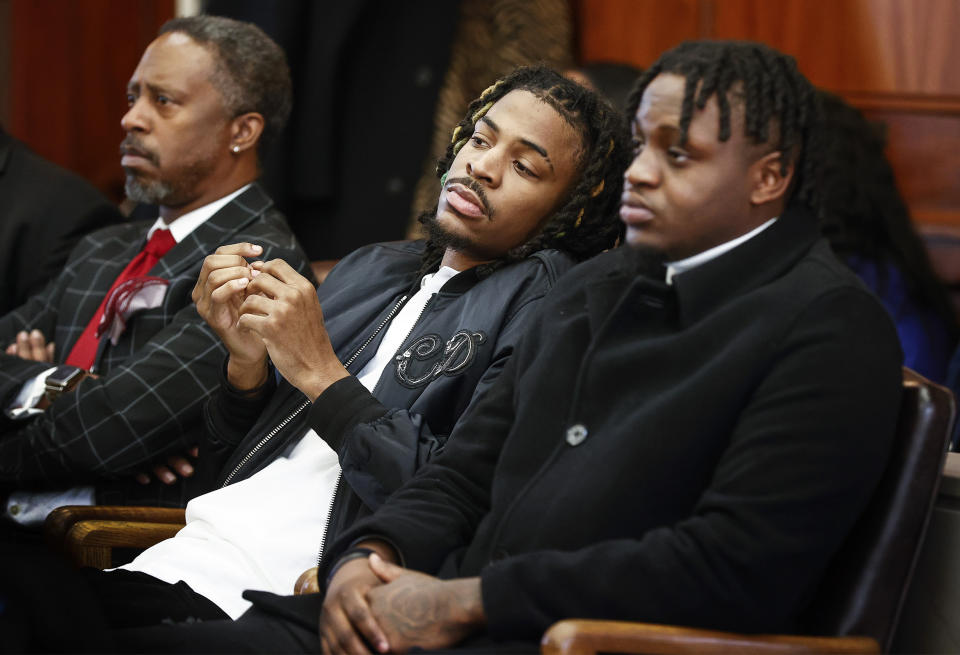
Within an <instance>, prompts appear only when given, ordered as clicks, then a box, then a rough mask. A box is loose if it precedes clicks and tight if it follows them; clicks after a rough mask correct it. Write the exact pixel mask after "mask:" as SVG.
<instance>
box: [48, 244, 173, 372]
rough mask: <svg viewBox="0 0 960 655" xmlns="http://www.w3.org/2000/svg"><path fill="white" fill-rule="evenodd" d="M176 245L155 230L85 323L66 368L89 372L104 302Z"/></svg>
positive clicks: (68, 358)
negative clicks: (122, 285)
mask: <svg viewBox="0 0 960 655" xmlns="http://www.w3.org/2000/svg"><path fill="white" fill-rule="evenodd" d="M176 243H177V242H176V241H174V239H173V235H171V234H170V230H164V229H159V230H154V232H153V236H151V237H150V240H149V241H147V245H145V246H144V247H143V250H141V251H140V254H138V255H137V256H136V257H134V258H133V259H132V260H131V261H130V263H129V264H127V267H126V268H125V269H123V271H121V272H120V275H119V276H118V277H117V279H116V280H115V281H114V282H113V285H112V286H111V287H110V290H109V291H107V293H106V295H104V297H103V300H102V301H101V302H100V306H99V307H98V308H97V311H96V313H94V315H93V318H91V319H90V322H89V323H87V327H86V328H85V329H84V330H83V334H81V335H80V338H79V339H77V342H76V343H75V344H74V345H73V350H71V351H70V354H69V355H68V356H67V361H66V363H67V364H69V365H70V366H78V367H80V368H84V369H89V368H90V367H91V366H93V362H94V359H96V357H97V346H98V345H99V343H100V339H99V338H98V337H97V327H99V325H100V319H101V318H103V313H104V309H105V308H106V304H107V299H108V298H109V297H110V295H111V293H112V292H113V290H114V289H116V288H117V287H118V286H120V285H121V284H123V283H124V282H126V281H127V280H131V279H133V278H136V277H140V276H143V275H146V274H147V273H148V272H149V271H150V269H151V268H153V266H154V265H155V264H156V263H157V262H158V261H160V258H161V257H163V256H164V255H166V254H167V252H168V251H169V250H170V249H171V248H173V246H175V245H176Z"/></svg>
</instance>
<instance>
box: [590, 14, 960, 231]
mask: <svg viewBox="0 0 960 655" xmlns="http://www.w3.org/2000/svg"><path fill="white" fill-rule="evenodd" d="M575 6H576V15H577V19H578V35H579V54H580V58H581V60H582V61H585V62H586V61H599V60H614V61H627V62H630V63H633V64H636V65H638V66H648V65H649V64H651V63H652V62H653V61H654V59H656V56H657V55H658V54H659V53H660V52H662V51H663V50H665V49H667V48H669V47H672V46H674V45H676V44H677V43H679V42H680V41H682V40H684V39H696V38H719V39H750V40H755V41H762V42H764V43H767V44H769V45H771V46H773V47H774V48H777V49H779V50H782V51H783V52H787V53H789V54H791V55H793V56H794V57H796V59H797V63H798V64H799V66H800V69H801V70H802V71H803V72H804V73H805V74H806V75H807V76H808V77H809V78H810V80H811V81H812V82H813V83H814V84H817V85H818V86H822V87H824V88H827V89H830V90H831V91H834V92H837V93H839V94H841V95H842V96H844V97H845V98H847V99H848V100H849V101H850V102H852V103H853V104H854V105H856V106H858V107H860V108H861V109H863V110H864V112H865V113H867V115H868V116H870V117H871V118H875V119H880V120H883V121H885V122H886V123H887V125H888V128H889V133H888V134H889V146H888V156H889V157H890V159H891V162H892V163H893V166H894V170H895V171H896V173H897V179H898V184H899V186H900V189H901V192H902V193H903V195H904V197H905V198H906V200H907V202H908V204H909V205H910V208H911V211H912V212H913V215H914V219H915V220H916V221H917V222H920V223H938V224H952V225H956V226H960V40H958V39H957V38H956V35H957V34H958V33H960V2H958V1H957V0H776V1H772V2H771V1H770V0H671V1H665V0H578V1H577V2H576V5H575Z"/></svg>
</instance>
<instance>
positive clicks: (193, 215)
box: [147, 184, 250, 243]
mask: <svg viewBox="0 0 960 655" xmlns="http://www.w3.org/2000/svg"><path fill="white" fill-rule="evenodd" d="M249 188H250V185H249V184H247V185H245V186H242V187H240V188H239V189H237V190H236V191H234V192H233V193H229V194H227V195H225V196H223V197H222V198H218V199H217V200H214V201H213V202H211V203H207V204H206V205H204V206H203V207H197V208H196V209H194V210H193V211H190V212H187V213H186V214H184V215H183V216H180V217H179V218H177V219H176V220H175V221H173V222H172V223H170V224H169V225H167V223H166V222H165V221H164V220H163V219H162V218H158V219H157V220H156V221H155V222H154V224H153V225H152V226H150V230H148V231H147V241H149V240H150V237H152V236H153V233H154V232H156V231H157V230H160V229H169V230H170V236H172V237H173V240H174V241H176V242H177V243H180V242H181V241H183V240H184V239H186V238H187V236H188V235H189V234H190V233H191V232H193V231H194V230H195V229H197V228H198V227H200V226H201V225H203V224H204V223H205V222H206V221H207V220H208V219H209V218H210V217H211V216H213V215H214V214H216V213H217V212H218V211H220V210H221V209H223V207H224V206H225V205H226V204H227V203H228V202H230V201H231V200H233V199H234V198H236V197H237V196H239V195H240V194H241V193H243V192H244V191H246V190H247V189H249Z"/></svg>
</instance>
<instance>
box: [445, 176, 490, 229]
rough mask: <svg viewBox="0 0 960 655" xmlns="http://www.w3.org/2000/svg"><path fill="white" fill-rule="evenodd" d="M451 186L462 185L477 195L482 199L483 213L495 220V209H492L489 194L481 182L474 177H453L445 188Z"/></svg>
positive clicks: (448, 180)
mask: <svg viewBox="0 0 960 655" xmlns="http://www.w3.org/2000/svg"><path fill="white" fill-rule="evenodd" d="M451 184H462V185H463V186H465V187H467V188H468V189H470V190H471V191H473V192H474V193H475V194H477V197H478V198H480V204H482V205H483V213H485V214H486V215H487V218H488V219H492V218H493V209H492V208H491V207H490V202H489V201H488V200H487V194H486V193H484V191H483V187H482V186H480V183H479V182H477V181H476V180H475V179H473V178H472V177H451V178H448V179H447V183H446V184H445V185H444V187H443V188H447V187H448V186H450V185H451Z"/></svg>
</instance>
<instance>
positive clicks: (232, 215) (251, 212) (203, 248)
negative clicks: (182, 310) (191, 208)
mask: <svg viewBox="0 0 960 655" xmlns="http://www.w3.org/2000/svg"><path fill="white" fill-rule="evenodd" d="M272 205H273V201H272V200H271V199H270V197H269V196H267V194H266V193H265V192H264V190H263V189H262V188H261V187H260V185H259V184H257V183H256V182H254V183H253V184H252V185H250V188H249V189H247V190H246V191H244V192H243V193H241V194H240V195H239V196H237V197H236V198H234V199H233V200H231V201H230V202H228V203H227V204H226V205H225V206H224V207H223V208H222V209H220V211H218V212H217V213H216V214H214V215H213V216H211V217H210V218H209V219H207V220H206V221H205V222H204V223H203V224H201V225H200V226H199V227H198V228H197V229H195V230H194V231H193V232H191V233H190V234H188V235H187V237H186V238H185V239H184V240H183V241H181V242H180V243H178V244H177V245H175V246H174V247H173V248H172V249H171V250H170V252H168V253H167V254H166V255H164V257H163V259H161V260H160V261H159V262H157V264H156V266H154V267H153V268H152V269H151V270H150V275H155V276H157V277H162V278H164V279H167V280H169V279H172V278H173V277H174V276H176V275H177V274H179V273H181V272H183V271H185V270H187V269H189V268H190V267H192V266H195V265H196V263H197V262H198V261H200V260H202V259H203V258H204V257H206V256H207V255H210V254H213V250H214V249H215V248H216V247H217V245H218V244H225V243H230V237H231V236H232V235H234V234H237V233H239V232H240V231H241V230H242V229H244V228H245V227H246V226H247V225H249V224H250V223H252V222H253V221H254V220H256V218H257V217H258V216H259V215H261V214H262V213H263V212H264V211H266V210H267V209H269V208H270V206H272Z"/></svg>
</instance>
